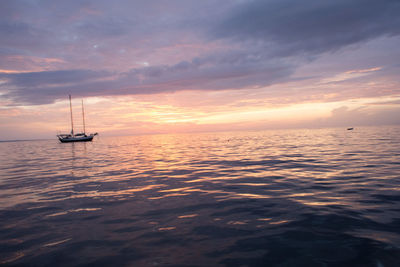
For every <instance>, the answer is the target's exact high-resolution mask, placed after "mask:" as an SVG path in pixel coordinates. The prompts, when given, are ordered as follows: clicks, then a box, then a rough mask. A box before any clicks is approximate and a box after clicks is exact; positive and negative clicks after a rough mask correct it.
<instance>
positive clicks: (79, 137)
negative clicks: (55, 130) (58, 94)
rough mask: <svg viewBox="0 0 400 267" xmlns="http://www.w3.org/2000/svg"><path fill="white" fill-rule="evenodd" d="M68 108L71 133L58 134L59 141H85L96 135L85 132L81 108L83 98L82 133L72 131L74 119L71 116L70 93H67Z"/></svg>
mask: <svg viewBox="0 0 400 267" xmlns="http://www.w3.org/2000/svg"><path fill="white" fill-rule="evenodd" d="M69 110H70V113H71V133H70V134H58V135H57V137H58V140H60V142H61V143H67V142H87V141H92V140H93V137H94V136H95V135H97V133H94V134H93V133H91V134H89V135H87V134H86V126H85V110H84V108H83V100H82V120H83V132H82V133H77V134H75V133H74V119H73V117H72V103H71V95H69Z"/></svg>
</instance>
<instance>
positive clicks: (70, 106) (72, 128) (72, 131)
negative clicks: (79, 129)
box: [69, 95, 74, 136]
mask: <svg viewBox="0 0 400 267" xmlns="http://www.w3.org/2000/svg"><path fill="white" fill-rule="evenodd" d="M69 110H70V112H71V134H72V136H74V120H73V119H72V104H71V95H69Z"/></svg>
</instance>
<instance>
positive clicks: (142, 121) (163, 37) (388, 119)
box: [0, 0, 400, 140]
mask: <svg viewBox="0 0 400 267" xmlns="http://www.w3.org/2000/svg"><path fill="white" fill-rule="evenodd" d="M34 2H35V1H34ZM289 2H290V1H289ZM370 2H371V3H370V4H369V5H368V4H364V3H363V2H362V1H352V2H351V3H348V2H346V1H341V2H340V3H337V4H335V5H333V4H332V5H329V8H328V7H326V6H325V4H324V3H319V4H314V3H313V2H312V1H307V2H304V3H301V4H300V3H297V2H293V3H291V5H292V9H290V10H286V9H284V5H283V4H281V3H280V2H279V1H248V2H243V1H213V0H212V1H200V2H193V1H188V2H185V3H184V4H182V2H175V1H171V2H168V4H166V3H165V2H162V1H160V2H156V3H147V2H144V1H117V2H113V3H110V2H108V1H93V2H91V1H88V2H85V3H84V4H78V2H75V1H72V2H69V1H68V2H65V3H60V4H53V3H51V4H50V3H47V4H45V2H41V1H38V2H37V3H35V4H34V3H33V2H31V1H3V2H2V3H1V10H2V23H3V25H4V26H2V27H1V31H2V38H1V41H0V124H1V126H2V129H3V130H2V131H1V133H0V140H7V139H31V138H52V137H54V135H55V133H56V132H57V131H62V132H65V131H69V114H68V112H69V107H68V102H67V100H68V95H69V94H71V95H72V97H73V105H74V112H75V113H76V114H75V113H74V116H75V117H76V118H79V117H80V116H81V115H80V113H79V112H80V108H79V104H80V101H81V99H84V101H85V105H86V110H87V114H86V115H87V124H88V128H89V129H92V130H93V131H98V132H101V133H102V134H104V135H132V134H134V135H136V134H152V133H175V132H203V131H233V130H234V131H237V130H263V129H275V128H315V127H346V126H349V125H351V126H361V125H386V124H400V119H399V118H400V116H398V115H399V114H400V113H399V111H400V89H399V88H400V87H399V75H398V73H400V69H399V64H398V62H399V59H400V51H399V49H398V47H399V46H400V36H399V31H398V28H399V26H400V20H399V18H398V13H397V11H399V9H400V8H399V5H398V4H397V3H386V2H385V3H380V2H376V3H375V2H374V1H370ZM326 5H328V4H326ZM300 6H303V7H304V8H300ZM216 7H218V8H216ZM260 10H262V12H259V11H260ZM327 10H329V11H330V12H331V13H330V14H336V17H337V18H338V19H333V18H331V16H324V15H323V14H322V13H323V12H326V11H327ZM343 10H346V12H349V13H351V14H346V12H342V11H343ZM349 10H359V11H357V12H355V11H349ZM370 10H374V12H372V13H371V12H370ZM285 12H287V13H285ZM285 14H286V15H287V14H289V15H290V17H292V18H294V19H293V21H288V20H287V16H286V15H285ZM310 14H311V15H310ZM365 14H368V15H365ZM309 25H312V27H309ZM325 29H329V30H325ZM76 123H77V125H79V121H78V119H77V122H76ZM78 127H79V126H78Z"/></svg>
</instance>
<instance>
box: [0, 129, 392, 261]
mask: <svg viewBox="0 0 400 267" xmlns="http://www.w3.org/2000/svg"><path fill="white" fill-rule="evenodd" d="M399 151H400V128H399V127H385V128H384V129H383V127H380V128H372V127H371V128H361V127H360V128H357V131H347V130H346V129H317V130H279V131H265V132H246V133H243V132H242V133H212V134H180V135H152V136H134V137H113V138H112V137H108V138H107V137H101V138H99V139H97V140H95V141H93V142H91V143H66V144H61V143H59V142H58V141H56V140H47V141H45V140H42V141H23V142H3V143H0V219H1V220H0V265H2V266H379V267H380V266H385V267H387V266H400V176H399V175H400V164H399V162H400V153H399Z"/></svg>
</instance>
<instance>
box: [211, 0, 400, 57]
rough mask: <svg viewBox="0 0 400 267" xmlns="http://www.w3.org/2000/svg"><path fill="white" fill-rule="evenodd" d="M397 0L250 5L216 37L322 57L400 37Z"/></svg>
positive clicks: (278, 0) (286, 0) (285, 0)
mask: <svg viewBox="0 0 400 267" xmlns="http://www.w3.org/2000/svg"><path fill="white" fill-rule="evenodd" d="M399 13H400V2H399V1H394V0H383V1H381V0H353V1H348V0H337V1H314V0H305V1H293V0H271V1H261V0H260V1H245V2H243V4H241V5H239V6H238V7H237V8H236V9H235V10H234V11H233V12H232V13H231V14H229V15H228V16H227V17H226V18H224V19H223V20H222V21H221V23H220V25H218V26H217V27H216V28H215V29H213V30H212V32H211V33H212V34H213V35H214V38H229V39H232V40H235V41H239V40H244V41H254V42H260V41H261V42H264V43H265V44H271V43H272V44H277V45H279V49H278V48H276V47H275V49H276V51H280V52H281V53H282V54H286V55H292V54H299V53H304V52H307V53H322V52H326V51H334V50H337V49H340V48H342V47H344V46H347V45H351V44H355V43H358V42H361V41H366V40H370V39H373V38H377V37H380V36H383V35H389V36H392V35H398V34H399V33H400V16H399V15H398V14H399Z"/></svg>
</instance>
